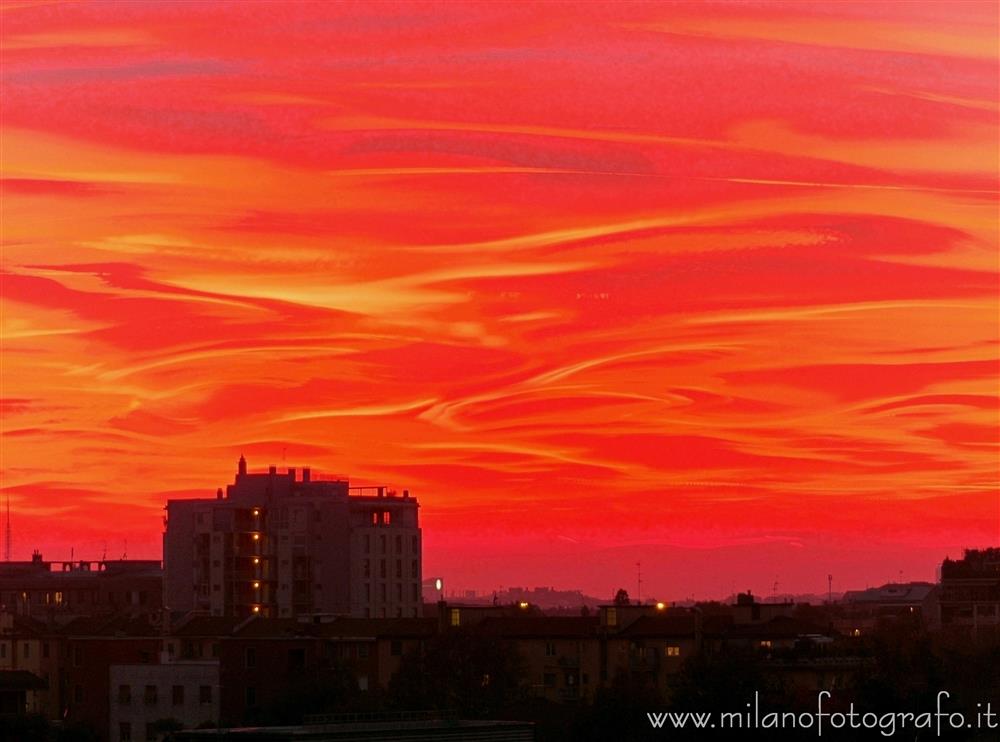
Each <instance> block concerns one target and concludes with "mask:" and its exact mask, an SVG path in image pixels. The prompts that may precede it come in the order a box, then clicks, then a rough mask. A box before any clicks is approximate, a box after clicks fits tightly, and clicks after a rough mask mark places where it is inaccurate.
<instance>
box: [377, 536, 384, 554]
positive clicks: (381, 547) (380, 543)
mask: <svg viewBox="0 0 1000 742" xmlns="http://www.w3.org/2000/svg"><path fill="white" fill-rule="evenodd" d="M378 549H379V553H380V554H385V536H379V537H378Z"/></svg>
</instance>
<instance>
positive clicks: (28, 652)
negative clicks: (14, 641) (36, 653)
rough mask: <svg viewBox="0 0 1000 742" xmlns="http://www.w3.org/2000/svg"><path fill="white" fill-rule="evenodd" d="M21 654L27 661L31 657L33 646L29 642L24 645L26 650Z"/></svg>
mask: <svg viewBox="0 0 1000 742" xmlns="http://www.w3.org/2000/svg"><path fill="white" fill-rule="evenodd" d="M21 654H22V655H23V656H24V658H25V659H28V658H29V657H30V656H31V644H30V643H29V642H25V643H24V648H23V649H22V652H21Z"/></svg>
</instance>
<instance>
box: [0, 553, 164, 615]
mask: <svg viewBox="0 0 1000 742" xmlns="http://www.w3.org/2000/svg"><path fill="white" fill-rule="evenodd" d="M162 596H163V571H162V569H161V567H160V562H159V561H157V560H142V559H138V560H129V559H113V560H102V561H99V562H94V561H73V562H48V561H45V560H44V559H43V558H42V555H41V554H40V553H39V552H37V551H36V552H35V553H34V554H32V556H31V561H28V562H0V608H2V609H3V610H7V611H10V612H11V613H16V614H18V615H21V616H34V617H36V618H45V617H48V616H52V617H55V618H71V617H73V616H97V615H107V614H112V613H115V614H125V615H151V614H154V613H158V612H159V610H160V608H161V607H162V602H161V601H162Z"/></svg>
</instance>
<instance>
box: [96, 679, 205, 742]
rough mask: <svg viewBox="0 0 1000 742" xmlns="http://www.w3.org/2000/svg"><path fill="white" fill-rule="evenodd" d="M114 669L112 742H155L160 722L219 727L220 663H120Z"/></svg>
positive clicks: (110, 701) (110, 699) (110, 707)
mask: <svg viewBox="0 0 1000 742" xmlns="http://www.w3.org/2000/svg"><path fill="white" fill-rule="evenodd" d="M108 670H109V698H108V704H109V709H110V712H109V726H108V739H109V740H110V742H155V741H156V740H157V739H159V738H160V737H161V736H163V730H160V729H159V727H158V724H157V722H162V721H164V720H166V721H170V722H174V723H176V724H177V725H178V726H180V727H181V728H184V729H196V728H198V727H207V726H212V727H214V726H218V723H219V662H218V660H214V661H212V660H208V661H176V662H169V663H166V664H142V663H140V664H114V665H110V667H109V668H108Z"/></svg>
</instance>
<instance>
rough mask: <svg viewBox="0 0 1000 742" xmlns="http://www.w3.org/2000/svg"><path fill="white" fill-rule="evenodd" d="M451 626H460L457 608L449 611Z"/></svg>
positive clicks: (460, 615)
mask: <svg viewBox="0 0 1000 742" xmlns="http://www.w3.org/2000/svg"><path fill="white" fill-rule="evenodd" d="M451 625H452V626H461V625H462V613H461V611H459V610H458V608H452V609H451Z"/></svg>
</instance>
